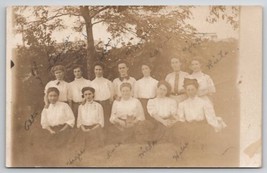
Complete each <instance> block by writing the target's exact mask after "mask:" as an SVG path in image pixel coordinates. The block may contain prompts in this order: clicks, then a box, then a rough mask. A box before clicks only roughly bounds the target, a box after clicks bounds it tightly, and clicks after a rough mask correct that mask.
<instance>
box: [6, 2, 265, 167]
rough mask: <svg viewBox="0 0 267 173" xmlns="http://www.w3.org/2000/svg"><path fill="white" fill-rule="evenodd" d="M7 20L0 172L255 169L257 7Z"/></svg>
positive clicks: (32, 10)
mask: <svg viewBox="0 0 267 173" xmlns="http://www.w3.org/2000/svg"><path fill="white" fill-rule="evenodd" d="M6 14H7V16H6V19H7V20H6V22H7V28H6V29H7V48H6V49H7V57H6V61H7V67H6V70H7V101H6V105H7V107H6V166H7V167H94V168H95V167H99V168H103V167H116V168H118V167H142V168H149V167H152V168H156V167H168V168H169V167H170V168H184V167H260V166H261V157H262V154H261V150H262V148H261V129H262V127H261V126H262V125H261V116H262V115H261V109H262V107H261V99H262V98H261V95H262V90H261V85H262V83H261V82H262V71H261V68H262V64H261V60H262V54H261V53H262V47H261V46H262V40H261V38H262V35H261V34H262V33H261V32H262V8H261V7H259V6H246V7H243V6H194V5H192V6H86V5H84V6H83V5H82V6H10V7H8V8H7V13H6ZM252 115H253V116H252Z"/></svg>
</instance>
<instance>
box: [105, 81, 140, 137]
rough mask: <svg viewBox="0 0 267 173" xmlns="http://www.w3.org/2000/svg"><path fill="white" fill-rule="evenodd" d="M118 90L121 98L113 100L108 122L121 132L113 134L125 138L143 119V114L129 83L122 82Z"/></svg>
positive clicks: (130, 134) (132, 132) (133, 131)
mask: <svg viewBox="0 0 267 173" xmlns="http://www.w3.org/2000/svg"><path fill="white" fill-rule="evenodd" d="M120 92H121V99H120V100H115V101H114V102H113V105H112V109H111V117H110V122H111V123H112V124H113V125H114V126H115V127H116V129H119V130H120V131H121V132H122V133H120V134H118V135H114V134H113V136H114V137H116V136H122V138H120V139H121V140H125V137H126V138H127V137H128V136H132V134H134V133H135V129H136V127H137V126H138V125H139V124H140V123H141V122H142V121H144V120H145V116H144V110H143V107H142V104H141V102H140V101H139V100H138V99H136V98H134V97H132V85H131V84H130V83H122V84H121V85H120ZM117 133H118V131H117Z"/></svg>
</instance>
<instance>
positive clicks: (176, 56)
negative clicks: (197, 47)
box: [170, 55, 181, 62]
mask: <svg viewBox="0 0 267 173" xmlns="http://www.w3.org/2000/svg"><path fill="white" fill-rule="evenodd" d="M172 59H178V60H179V62H181V58H180V57H178V55H172V56H170V61H171V60H172Z"/></svg>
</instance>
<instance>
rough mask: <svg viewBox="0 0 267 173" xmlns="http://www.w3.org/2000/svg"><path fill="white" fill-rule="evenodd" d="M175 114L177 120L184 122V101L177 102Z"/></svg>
mask: <svg viewBox="0 0 267 173" xmlns="http://www.w3.org/2000/svg"><path fill="white" fill-rule="evenodd" d="M177 116H178V120H179V121H182V122H185V113H184V103H183V102H181V103H179V105H178V110H177Z"/></svg>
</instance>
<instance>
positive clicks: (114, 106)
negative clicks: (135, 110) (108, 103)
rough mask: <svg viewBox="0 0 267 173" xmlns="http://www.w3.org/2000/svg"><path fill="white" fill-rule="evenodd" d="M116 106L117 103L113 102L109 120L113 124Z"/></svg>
mask: <svg viewBox="0 0 267 173" xmlns="http://www.w3.org/2000/svg"><path fill="white" fill-rule="evenodd" d="M117 104H118V101H117V100H115V101H114V102H113V104H112V109H111V115H110V119H109V121H110V122H111V123H112V124H114V120H115V118H116V117H117V115H116V114H117Z"/></svg>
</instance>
